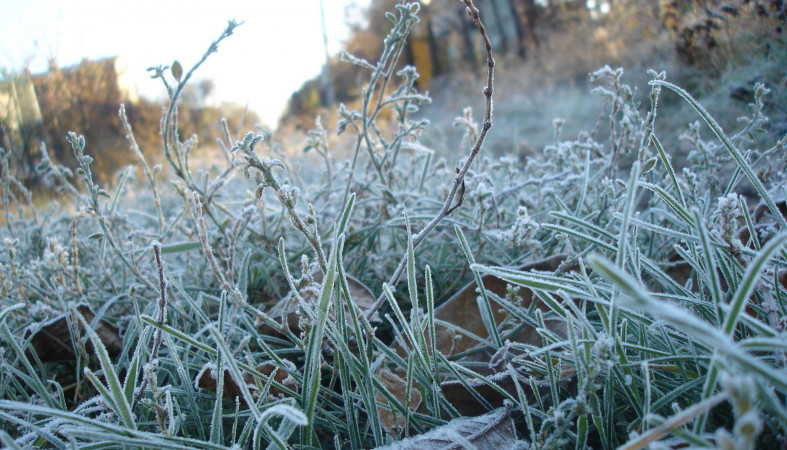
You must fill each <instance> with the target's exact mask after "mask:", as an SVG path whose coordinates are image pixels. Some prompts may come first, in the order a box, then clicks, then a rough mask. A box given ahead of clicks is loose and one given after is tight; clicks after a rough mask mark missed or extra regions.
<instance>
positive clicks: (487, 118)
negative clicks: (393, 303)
mask: <svg viewBox="0 0 787 450" xmlns="http://www.w3.org/2000/svg"><path fill="white" fill-rule="evenodd" d="M463 1H464V3H465V5H467V12H468V14H469V15H470V17H471V18H472V19H473V23H474V24H475V26H476V27H477V28H478V31H479V33H481V37H482V38H483V40H484V46H485V47H486V65H487V80H486V86H485V87H484V97H486V105H485V108H484V123H483V126H482V128H481V133H479V135H478V138H477V139H476V140H475V143H474V144H473V147H472V149H471V150H470V155H468V157H467V159H466V160H465V162H464V164H463V165H462V167H461V168H460V169H459V170H458V171H457V173H456V178H454V181H453V185H452V186H451V191H450V192H449V193H448V196H447V197H446V199H445V203H443V207H442V208H441V209H440V211H439V212H438V213H437V215H436V216H435V217H434V218H433V219H432V220H431V221H430V222H429V223H428V224H427V225H426V226H425V227H424V228H423V229H422V230H421V231H420V232H419V233H418V234H417V235H415V236H414V237H413V247H417V246H418V245H419V244H420V243H421V242H423V240H424V239H425V238H426V236H427V235H428V234H429V233H430V232H431V231H432V230H434V229H435V228H436V227H437V225H438V224H440V222H441V221H442V220H443V219H445V218H446V217H447V216H448V215H449V214H451V213H452V212H453V211H454V210H455V209H456V208H458V207H459V206H461V204H462V198H463V195H461V194H462V193H464V190H463V189H462V191H461V193H460V196H459V199H458V201H457V204H456V205H453V203H454V198H455V197H456V194H457V192H459V191H460V189H461V188H463V187H464V182H465V175H467V171H468V170H469V169H470V165H471V164H472V163H473V160H475V158H476V156H478V153H479V152H480V151H481V147H482V146H483V144H484V140H485V139H486V134H487V133H488V132H489V129H490V128H492V93H493V92H494V75H495V59H494V58H493V56H492V42H491V41H490V40H489V35H488V34H487V32H486V28H485V27H484V24H483V23H482V22H481V16H480V14H479V12H478V8H477V7H476V6H475V4H474V3H473V0H463ZM452 205H453V206H452ZM406 266H407V256H406V255H405V256H403V257H402V260H401V261H400V262H399V266H398V267H397V268H396V270H395V271H394V273H393V275H392V276H391V279H390V280H388V285H389V286H391V288H392V290H393V287H395V286H396V284H397V283H398V282H399V278H400V277H401V276H402V273H403V272H404V269H405V267H406ZM383 301H385V295H384V294H380V296H379V297H377V300H375V302H374V304H373V305H372V306H371V307H370V308H369V310H368V311H366V318H367V319H368V318H371V317H372V316H373V315H374V313H375V312H377V310H378V309H379V308H380V305H382V304H383Z"/></svg>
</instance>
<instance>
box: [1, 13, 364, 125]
mask: <svg viewBox="0 0 787 450" xmlns="http://www.w3.org/2000/svg"><path fill="white" fill-rule="evenodd" d="M368 3H369V0H355V1H353V0H324V4H325V14H326V27H327V30H328V45H329V51H330V52H331V53H332V54H335V53H337V52H338V51H339V50H340V49H341V44H342V42H343V40H344V39H346V37H347V35H348V29H347V26H346V24H345V10H346V8H347V7H348V6H350V5H355V7H354V8H352V7H351V11H354V13H352V14H351V16H353V17H358V14H359V11H360V9H359V8H360V7H365V6H366V5H368ZM229 19H237V20H239V21H245V23H244V24H243V25H242V26H241V27H239V28H237V29H236V31H235V34H234V35H233V36H231V37H230V38H228V39H226V40H225V41H224V42H222V44H221V45H220V46H219V52H218V53H215V54H213V55H212V56H211V57H210V58H209V59H208V61H207V62H206V63H205V64H204V65H203V66H202V67H201V68H200V69H199V70H198V72H197V73H196V80H199V79H202V78H210V79H212V80H213V81H214V84H215V89H214V91H213V95H212V96H211V98H209V101H210V102H211V103H213V104H218V103H221V102H223V101H229V102H234V103H238V104H241V105H245V104H247V103H248V105H249V108H250V109H252V110H254V111H256V112H257V113H258V114H259V115H260V117H261V118H262V120H263V121H264V122H266V123H267V124H269V125H271V126H275V124H276V122H277V120H278V117H279V115H280V114H281V112H282V110H283V109H284V107H285V106H286V102H287V99H288V98H289V96H290V94H291V93H292V92H293V91H294V90H295V89H297V88H299V87H300V86H301V84H303V82H304V81H306V80H308V79H309V78H312V77H314V76H315V75H317V74H318V73H319V71H320V68H321V66H322V64H323V62H324V60H325V52H324V49H323V40H322V25H321V21H320V3H319V0H256V1H254V0H191V1H182V0H181V1H178V0H138V1H134V0H126V1H114V0H69V1H57V0H0V67H4V68H6V69H11V70H19V69H21V68H23V67H25V66H26V65H29V67H30V69H31V70H32V71H33V73H37V72H41V71H44V70H46V67H47V61H48V60H49V58H51V57H54V58H55V59H56V61H57V63H58V64H59V65H60V66H68V65H72V64H75V63H78V62H79V61H81V60H82V59H83V58H89V59H97V58H102V57H107V56H113V55H119V56H121V57H122V58H123V61H124V62H125V63H126V64H127V65H128V68H129V71H130V73H131V74H132V75H133V77H134V79H135V80H136V85H137V90H138V92H139V93H140V95H143V96H146V97H148V98H151V99H156V98H163V97H164V95H165V90H164V87H163V86H162V85H161V83H160V81H159V80H151V79H150V77H149V75H148V72H146V71H145V69H146V68H148V67H150V66H156V65H159V64H162V65H170V64H171V63H172V61H173V60H175V59H178V60H179V61H180V62H181V64H182V65H183V68H184V70H188V69H189V68H190V67H191V66H192V65H193V64H194V63H195V62H197V61H198V60H199V58H200V57H201V56H202V54H203V53H204V52H205V50H206V49H207V48H208V46H209V45H210V43H211V42H212V41H213V40H214V39H216V38H217V37H218V36H219V35H220V34H221V32H222V31H223V30H224V28H225V27H226V25H227V20H229Z"/></svg>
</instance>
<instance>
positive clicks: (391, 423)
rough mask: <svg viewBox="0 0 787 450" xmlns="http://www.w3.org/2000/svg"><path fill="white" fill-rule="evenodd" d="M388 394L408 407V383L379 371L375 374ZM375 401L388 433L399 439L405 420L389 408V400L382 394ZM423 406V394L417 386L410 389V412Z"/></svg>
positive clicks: (394, 375) (389, 372)
mask: <svg viewBox="0 0 787 450" xmlns="http://www.w3.org/2000/svg"><path fill="white" fill-rule="evenodd" d="M374 376H375V378H377V379H378V380H379V381H380V383H382V385H383V386H385V388H386V389H388V392H390V393H391V395H393V396H394V397H395V398H396V400H398V401H399V403H401V404H402V405H407V404H408V403H407V383H406V382H405V381H404V380H403V379H402V378H401V377H399V376H398V375H396V374H395V373H393V372H391V371H388V370H386V369H378V370H377V372H376V373H375V374H374ZM375 399H376V400H377V402H378V404H377V414H378V415H379V416H380V422H381V423H382V426H383V429H384V430H385V432H386V433H388V434H390V435H392V436H394V437H398V436H399V435H400V433H401V430H402V429H403V428H404V426H405V418H404V417H402V415H401V414H398V413H396V414H395V413H392V412H391V408H390V407H388V406H387V405H388V400H387V399H386V398H385V397H384V396H383V395H382V394H380V393H377V395H376V397H375ZM420 405H421V393H420V392H418V389H416V388H415V386H411V387H410V403H409V408H410V411H416V410H417V409H418V407H419V406H420Z"/></svg>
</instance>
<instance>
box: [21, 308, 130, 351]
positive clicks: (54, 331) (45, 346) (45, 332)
mask: <svg viewBox="0 0 787 450" xmlns="http://www.w3.org/2000/svg"><path fill="white" fill-rule="evenodd" d="M77 311H79V314H81V315H82V317H84V318H85V321H87V322H89V323H90V322H93V320H94V319H95V317H96V314H95V313H94V312H93V310H92V309H90V306H88V305H85V304H81V305H78V306H77ZM66 314H69V313H64V314H61V315H59V316H57V317H55V318H53V319H51V320H49V321H47V322H44V323H43V324H41V325H40V326H38V327H36V328H29V329H28V330H27V332H26V334H27V335H28V336H29V337H30V345H31V346H32V347H33V350H35V352H36V354H37V355H38V358H39V359H40V360H41V361H42V362H49V361H68V360H76V352H75V350H74V346H73V344H72V339H71V331H70V330H69V328H68V319H67V318H66ZM71 324H72V326H74V327H81V325H80V323H79V321H78V320H76V317H72V318H71ZM94 330H95V331H96V334H98V337H99V338H100V339H101V342H102V343H103V344H104V347H106V348H107V353H109V356H110V357H112V358H114V357H116V356H118V355H119V354H120V352H122V351H123V340H122V339H121V337H120V333H119V332H118V329H117V327H115V326H114V325H112V324H111V323H109V322H108V321H106V320H104V319H101V320H99V321H98V323H97V324H96V325H95V327H94ZM79 334H80V336H79V337H80V338H81V337H83V336H84V330H81V329H80V333H79ZM85 348H86V349H87V351H88V352H90V353H91V354H95V351H94V349H93V343H92V342H90V340H88V341H87V342H86V343H85ZM28 359H32V354H30V352H29V351H28Z"/></svg>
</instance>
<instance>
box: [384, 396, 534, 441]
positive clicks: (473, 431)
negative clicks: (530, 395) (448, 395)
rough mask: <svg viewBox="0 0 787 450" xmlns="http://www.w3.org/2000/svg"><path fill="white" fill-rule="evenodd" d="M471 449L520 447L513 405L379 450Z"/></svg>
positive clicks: (450, 423)
mask: <svg viewBox="0 0 787 450" xmlns="http://www.w3.org/2000/svg"><path fill="white" fill-rule="evenodd" d="M467 444H470V445H471V446H472V447H471V448H473V447H474V448H479V449H495V450H508V449H513V448H520V447H522V444H524V443H523V442H521V441H518V440H517V438H516V430H515V429H514V422H513V420H511V406H510V404H509V405H506V406H505V407H503V408H499V409H496V410H494V411H491V412H490V413H488V414H484V415H483V416H478V417H463V418H459V419H454V420H452V421H451V422H448V423H447V424H445V425H443V426H441V427H439V428H435V429H434V430H432V431H430V432H428V433H424V434H422V435H419V436H415V437H411V438H407V439H403V440H401V441H399V442H395V443H393V444H391V445H389V446H385V447H379V450H381V449H385V450H407V449H417V450H433V449H451V450H453V449H463V448H467Z"/></svg>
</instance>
